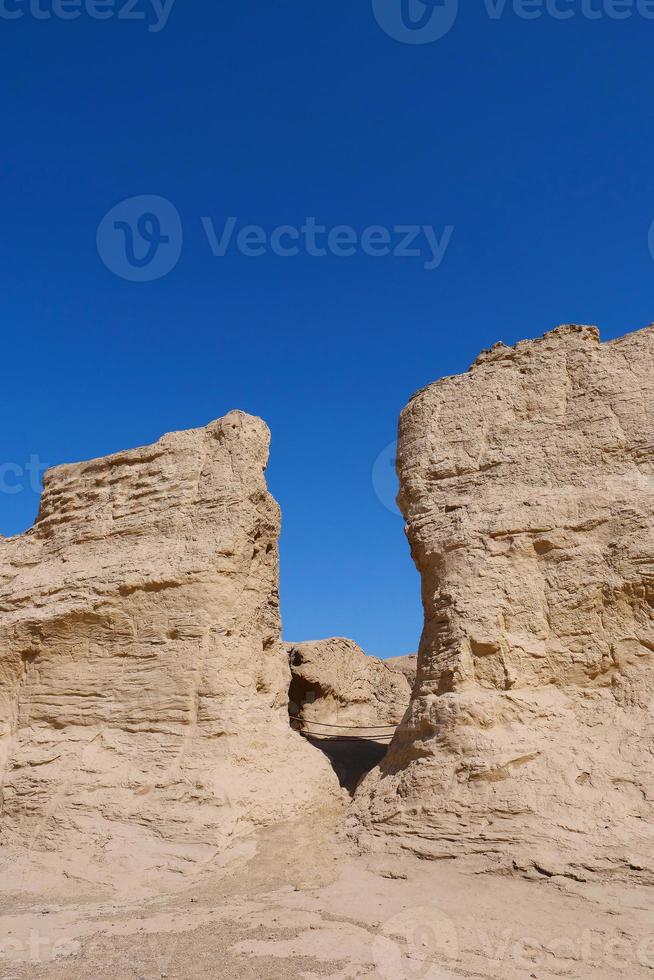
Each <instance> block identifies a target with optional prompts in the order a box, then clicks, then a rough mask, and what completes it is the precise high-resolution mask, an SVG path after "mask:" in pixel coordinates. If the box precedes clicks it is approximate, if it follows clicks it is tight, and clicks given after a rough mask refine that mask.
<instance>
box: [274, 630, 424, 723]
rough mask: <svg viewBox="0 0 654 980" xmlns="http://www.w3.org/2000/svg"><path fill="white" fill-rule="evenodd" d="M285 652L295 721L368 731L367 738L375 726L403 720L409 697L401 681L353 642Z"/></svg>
mask: <svg viewBox="0 0 654 980" xmlns="http://www.w3.org/2000/svg"><path fill="white" fill-rule="evenodd" d="M287 650H288V654H289V659H290V664H291V672H292V675H293V681H292V684H291V693H290V700H291V706H292V710H293V712H296V711H297V716H298V717H299V718H302V719H303V720H304V721H307V722H312V721H313V722H323V723H326V724H329V725H343V726H346V727H348V726H354V727H360V728H363V729H366V728H368V727H370V729H371V731H370V732H368V734H374V726H375V725H387V726H393V725H398V724H399V723H400V722H401V721H402V717H403V715H404V713H405V711H406V709H407V706H408V704H409V699H410V697H411V688H410V687H409V683H408V681H407V680H406V678H405V676H404V675H403V674H402V673H401V672H399V671H397V670H393V669H391V668H390V667H389V666H387V663H386V661H384V660H378V659H377V657H369V656H367V654H365V653H364V652H363V650H362V649H361V647H359V646H357V644H356V643H354V641H353V640H346V639H343V638H342V637H332V638H331V639H328V640H315V641H312V642H307V643H289V644H287ZM309 727H310V726H309ZM314 728H315V730H316V731H317V730H318V726H314ZM326 730H327V731H328V729H326ZM364 734H365V732H364Z"/></svg>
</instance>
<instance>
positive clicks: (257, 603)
mask: <svg viewBox="0 0 654 980" xmlns="http://www.w3.org/2000/svg"><path fill="white" fill-rule="evenodd" d="M268 445H269V433H268V430H267V427H266V426H265V425H264V423H263V422H261V421H260V420H259V419H255V418H252V417H250V416H247V415H244V414H243V413H240V412H233V413H231V414H229V415H227V416H226V417H225V418H223V419H221V420H219V421H217V422H214V423H212V424H211V425H209V426H208V427H207V428H205V429H197V430H193V431H188V432H177V433H172V434H169V435H166V436H164V437H163V438H162V439H161V440H160V441H159V442H158V443H156V444H155V445H153V446H149V447H147V448H144V449H136V450H133V451H129V452H124V453H119V454H118V455H115V456H111V457H109V458H107V459H99V460H93V461H91V462H87V463H81V464H78V465H70V466H60V467H57V468H56V469H54V470H51V471H49V472H48V473H47V474H46V477H45V487H44V493H43V498H42V504H41V509H40V513H39V515H38V519H37V521H36V523H35V525H34V527H33V528H32V529H31V530H30V531H29V532H27V533H26V534H24V535H22V536H20V537H17V538H11V539H0V792H1V796H0V833H1V835H2V837H1V839H2V842H3V844H4V846H5V851H4V852H3V853H4V854H5V855H6V853H7V852H6V848H8V847H12V846H14V845H15V846H19V845H21V844H23V843H25V842H29V847H30V850H31V851H32V852H39V851H41V852H46V851H51V852H54V851H57V850H59V851H61V852H62V853H65V854H67V855H69V856H70V857H71V858H72V857H73V855H76V854H80V853H83V854H84V855H85V857H84V863H85V867H86V866H87V865H88V855H89V854H90V855H91V856H92V860H93V861H97V863H98V864H99V865H102V864H103V863H110V862H111V861H118V862H120V861H122V862H123V863H124V864H125V866H126V867H127V868H129V871H130V874H132V875H134V873H135V871H136V870H137V868H139V867H142V868H144V869H145V868H153V867H155V866H157V865H159V864H161V865H170V866H171V867H173V868H176V869H178V870H181V869H183V868H186V867H188V866H189V865H190V864H192V862H194V861H208V860H209V859H211V858H212V857H213V856H215V855H216V853H217V852H219V851H220V849H221V848H222V847H223V846H224V845H225V844H226V843H227V842H228V841H231V840H233V839H234V837H235V836H238V835H239V834H240V833H242V832H244V831H246V830H248V829H250V828H252V827H254V826H257V825H261V824H266V823H271V822H273V821H277V820H282V819H285V818H287V817H289V816H290V815H292V814H296V813H297V812H298V811H301V810H302V809H303V808H308V807H311V806H313V805H314V804H315V803H316V802H317V801H318V800H320V801H321V802H324V801H325V800H326V799H329V798H330V796H331V795H332V794H336V793H338V792H339V790H338V785H337V781H336V779H335V777H334V775H333V772H332V770H331V768H330V766H329V764H328V762H327V760H325V759H324V757H323V756H322V755H321V754H320V753H319V752H317V751H316V750H315V749H313V748H312V747H311V746H310V745H308V744H307V743H306V742H305V741H304V740H303V739H302V738H301V737H300V736H299V735H297V734H295V733H294V732H291V731H290V729H289V725H288V712H287V702H288V689H289V683H290V672H289V667H288V659H287V656H286V652H285V650H284V647H283V645H282V643H281V633H280V619H279V596H278V551H277V542H278V536H279V528H280V514H279V508H278V507H277V504H276V503H275V502H274V500H273V499H272V497H271V496H270V495H269V493H268V492H267V489H266V483H265V477H264V469H265V466H266V463H267V459H268ZM42 863H44V866H45V857H44V859H43V862H42ZM81 873H82V872H80V874H81Z"/></svg>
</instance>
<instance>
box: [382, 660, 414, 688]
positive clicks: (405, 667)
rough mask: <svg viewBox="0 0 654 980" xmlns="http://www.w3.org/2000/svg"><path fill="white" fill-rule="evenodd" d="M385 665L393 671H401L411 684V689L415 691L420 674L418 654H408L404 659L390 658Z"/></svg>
mask: <svg viewBox="0 0 654 980" xmlns="http://www.w3.org/2000/svg"><path fill="white" fill-rule="evenodd" d="M384 663H385V664H386V666H387V667H390V668H391V670H399V671H400V673H401V674H404V676H405V677H406V679H407V681H408V682H409V687H410V688H412V689H413V685H414V684H415V682H416V676H417V673H418V654H417V653H407V654H405V655H404V656H403V657H389V658H388V660H385V661H384Z"/></svg>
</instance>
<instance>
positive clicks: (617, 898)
mask: <svg viewBox="0 0 654 980" xmlns="http://www.w3.org/2000/svg"><path fill="white" fill-rule="evenodd" d="M345 805H346V803H345V801H344V804H343V806H344V807H345ZM343 815H344V814H343V810H342V809H339V808H333V807H332V808H331V809H328V810H326V811H324V812H323V813H322V814H321V815H320V816H319V817H314V818H313V819H311V820H307V819H301V820H298V821H293V822H289V823H286V824H284V825H280V826H278V827H276V828H272V829H268V830H266V831H263V832H262V833H261V834H260V835H259V836H258V837H256V838H253V839H252V840H250V841H248V842H246V844H245V845H244V846H243V847H242V848H241V849H240V851H239V852H238V855H237V856H235V857H234V860H233V863H232V864H231V865H230V866H228V867H227V868H223V869H220V868H215V867H209V868H207V869H206V870H205V871H204V872H203V873H199V872H198V870H197V866H196V865H192V866H191V869H190V872H189V877H188V878H185V877H184V876H180V880H179V883H178V885H177V888H176V889H174V890H170V891H168V893H166V894H152V895H151V897H150V898H145V899H144V898H139V897H138V895H137V896H136V897H135V890H134V889H135V888H136V890H137V891H138V893H139V894H142V892H143V891H144V890H145V889H147V887H148V882H147V881H135V882H134V883H130V887H129V888H127V889H126V890H124V891H122V892H121V891H118V892H113V893H104V894H102V893H101V892H99V891H95V890H94V889H93V887H92V886H90V885H86V884H85V883H83V882H82V881H79V882H76V881H72V880H69V881H68V883H67V884H66V886H65V888H64V887H63V886H61V887H59V888H56V889H55V888H52V889H51V890H50V891H49V892H48V893H47V894H42V895H39V896H38V897H37V898H35V896H34V894H33V893H26V892H23V893H22V894H21V892H20V891H12V890H11V889H12V888H17V887H18V878H17V876H16V874H15V873H14V871H15V869H13V868H12V866H10V867H5V868H4V869H3V874H2V884H1V886H0V887H1V888H2V892H1V894H0V953H2V957H1V958H0V980H10V978H16V980H23V978H36V977H38V978H47V980H64V978H66V980H78V978H79V980H82V978H83V980H87V978H105V977H107V978H108V977H111V978H121V980H122V978H126V980H127V978H141V977H142V978H147V980H161V978H169V980H173V978H179V980H181V978H215V977H221V978H223V977H224V978H229V980H237V978H238V980H240V978H244V980H254V978H257V980H258V978H262V977H263V978H266V980H268V978H269V980H286V978H290V977H293V978H296V977H298V978H303V980H314V978H318V977H321V978H323V977H324V978H330V980H351V978H352V980H354V978H366V980H373V978H374V980H416V978H420V980H444V978H452V977H493V978H503V980H511V978H521V977H536V978H539V980H546V978H550V977H551V978H554V977H579V978H586V977H588V978H591V977H592V978H594V980H595V978H599V980H603V978H607V980H608V978H615V977H618V976H620V977H624V978H625V980H626V978H638V977H649V978H653V977H654V917H653V916H652V907H653V898H654V890H653V889H652V888H649V887H644V886H640V887H639V886H633V885H630V886H626V885H624V884H620V883H615V884H604V885H595V884H591V883H582V882H577V881H573V880H571V879H569V878H564V877H552V878H546V877H543V878H540V879H538V880H526V879H523V878H511V877H502V876H498V875H496V874H493V873H488V872H485V871H484V870H483V868H482V867H481V865H479V866H477V867H475V865H474V864H473V863H471V862H470V860H468V861H458V860H443V861H438V862H434V861H424V860H420V859H418V858H416V857H414V856H410V855H405V856H402V857H397V856H395V857H393V856H381V855H366V856H361V855H359V854H356V853H353V852H352V849H351V847H350V846H349V845H348V844H347V843H346V842H345V841H344V840H343V839H342V838H341V837H340V835H339V832H338V829H337V828H338V827H339V826H340V825H342V821H343ZM62 880H64V879H62Z"/></svg>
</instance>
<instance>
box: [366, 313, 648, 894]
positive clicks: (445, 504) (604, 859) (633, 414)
mask: <svg viewBox="0 0 654 980" xmlns="http://www.w3.org/2000/svg"><path fill="white" fill-rule="evenodd" d="M398 470H399V477H400V497H399V503H400V506H401V507H402V509H403V512H404V515H405V518H406V522H407V531H408V536H409V540H410V543H411V549H412V553H413V557H414V559H415V562H416V565H417V567H418V570H419V571H420V574H421V577H422V598H423V606H424V614H425V625H424V631H423V636H422V640H421V645H420V652H419V667H418V678H417V684H416V687H415V689H414V693H413V698H412V702H411V706H410V709H409V712H408V714H407V717H406V719H405V723H404V725H403V729H402V731H401V732H400V733H398V735H396V738H395V740H394V742H393V744H392V746H391V749H390V751H389V753H388V755H387V756H386V758H385V759H384V761H383V762H382V764H381V767H380V768H379V769H378V770H376V771H375V772H374V773H371V774H370V776H369V777H368V778H367V779H366V781H365V782H364V783H363V785H362V786H361V788H360V789H359V792H358V796H357V804H356V807H357V808H356V831H357V833H358V834H359V837H360V839H361V840H362V841H364V842H366V843H367V844H368V845H371V846H374V845H375V840H377V843H379V838H383V839H384V840H385V842H386V843H388V842H389V841H391V840H395V841H397V842H398V843H399V844H401V845H402V846H405V847H409V848H412V849H414V850H415V851H417V852H419V853H421V854H424V855H427V856H433V857H438V856H450V855H451V856H454V855H462V854H466V853H468V854H469V853H474V852H485V853H493V854H496V855H498V856H499V859H500V860H501V861H502V862H504V863H508V864H509V865H510V864H513V865H517V866H525V867H527V866H529V867H531V868H532V869H533V868H534V867H537V868H540V869H541V870H542V871H544V872H545V873H554V872H556V871H558V870H562V871H563V873H572V874H573V875H578V876H579V875H581V876H585V875H588V874H590V873H592V872H598V873H627V872H633V873H641V874H649V875H650V876H652V877H654V858H653V857H652V855H653V854H654V772H653V768H652V757H653V752H654V714H653V709H654V622H653V615H654V613H653V602H654V524H653V518H654V327H650V328H647V329H646V330H642V331H640V332H637V333H633V334H630V335H628V336H626V337H623V338H621V339H620V340H616V341H613V342H610V343H606V344H601V343H600V340H599V335H598V332H597V330H596V329H595V328H592V327H576V326H568V327H561V328H559V329H557V330H555V331H553V332H552V333H549V334H547V335H546V336H544V337H542V338H540V339H538V340H535V341H525V342H523V343H520V344H518V345H517V346H516V347H515V348H508V347H505V346H504V345H501V344H500V345H497V346H496V347H494V348H493V349H492V350H491V351H489V352H486V353H484V354H483V355H482V356H481V357H480V358H479V359H478V360H477V362H476V363H475V365H474V366H473V367H472V369H471V370H470V372H469V373H468V374H466V375H463V376H460V377H453V378H446V379H444V380H442V381H440V382H438V383H436V384H434V385H431V386H430V387H428V388H426V389H424V390H423V391H421V392H419V393H418V394H417V395H416V396H415V397H414V398H413V399H412V401H411V402H410V404H409V405H408V407H407V408H406V409H405V410H404V412H403V414H402V417H401V422H400V434H399V451H398ZM571 868H572V869H573V870H572V871H570V869H571ZM574 869H576V870H574Z"/></svg>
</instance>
